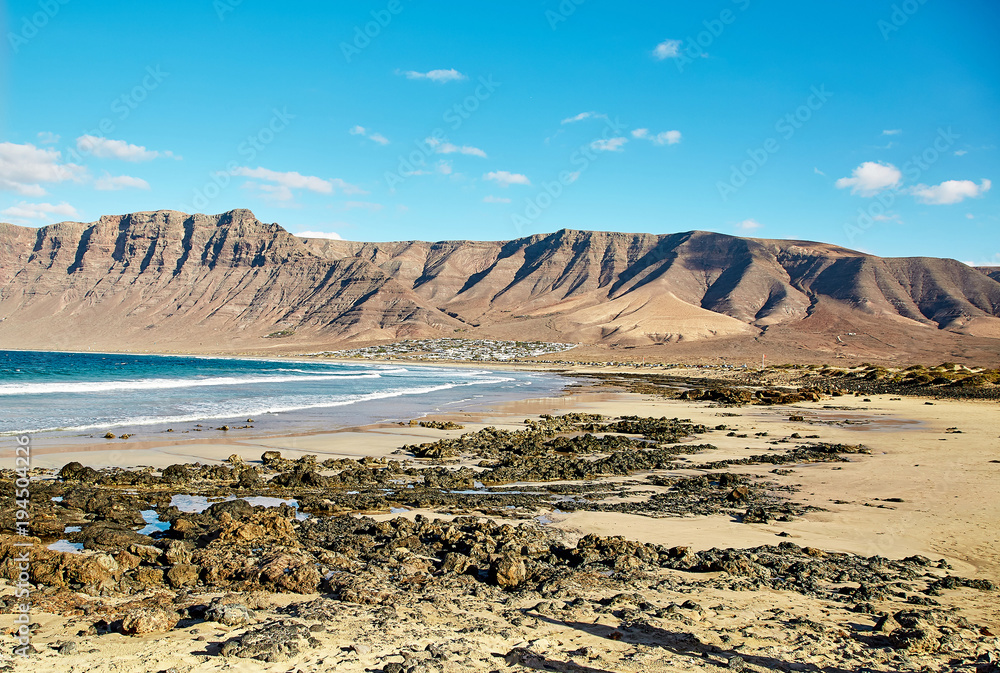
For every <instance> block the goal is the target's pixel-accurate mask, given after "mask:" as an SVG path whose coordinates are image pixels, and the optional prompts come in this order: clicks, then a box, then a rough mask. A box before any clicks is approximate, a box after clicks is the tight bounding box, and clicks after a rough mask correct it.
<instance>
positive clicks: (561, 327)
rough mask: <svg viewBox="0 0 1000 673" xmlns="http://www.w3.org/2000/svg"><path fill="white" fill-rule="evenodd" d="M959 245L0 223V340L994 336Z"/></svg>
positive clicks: (995, 324) (164, 214) (691, 235)
mask: <svg viewBox="0 0 1000 673" xmlns="http://www.w3.org/2000/svg"><path fill="white" fill-rule="evenodd" d="M998 316H1000V283H998V282H997V281H996V280H994V279H993V278H991V277H989V276H988V275H986V274H984V273H982V272H980V271H977V270H975V269H972V268H970V267H967V266H965V265H963V264H960V263H959V262H956V261H954V260H943V259H932V258H904V259H883V258H878V257H874V256H870V255H865V254H863V253H859V252H855V251H851V250H846V249H844V248H838V247H835V246H830V245H825V244H821V243H810V242H800V241H770V240H761V239H746V238H738V237H733V236H726V235H722V234H712V233H706V232H687V233H680V234H669V235H653V234H623V233H610V232H588V231H571V230H562V231H558V232H555V233H552V234H539V235H535V236H529V237H526V238H521V239H517V240H514V241H506V242H477V241H444V242H438V243H425V242H413V241H411V242H393V243H355V242H348V241H328V240H317V239H299V238H297V237H295V236H293V235H291V234H289V233H288V232H287V231H285V230H284V229H283V228H282V227H280V226H279V225H277V224H265V223H262V222H260V221H258V220H257V219H256V218H255V217H254V216H253V214H252V213H250V212H249V211H247V210H234V211H231V212H228V213H223V214H222V215H216V216H207V215H187V214H184V213H179V212H175V211H157V212H144V213H132V214H129V215H120V216H105V217H102V218H101V219H100V220H98V221H97V222H94V223H90V224H82V223H74V222H67V223H61V224H56V225H51V226H48V227H43V228H40V229H37V230H35V229H28V228H23V227H16V226H12V225H4V224H0V318H3V321H2V322H0V347H17V348H32V347H35V348H95V349H109V350H113V349H121V348H145V349H149V350H158V349H159V350H167V349H184V350H241V349H243V350H254V349H260V348H263V347H266V344H268V343H269V342H268V341H266V338H267V337H268V335H271V334H274V333H279V332H280V333H283V334H290V336H286V337H284V339H283V340H282V343H288V344H293V343H299V344H303V345H307V344H308V345H317V346H322V347H335V346H344V345H349V344H350V345H353V344H360V343H371V342H383V341H391V340H397V339H403V338H429V337H440V336H463V337H470V338H500V339H521V340H524V339H541V340H554V341H573V342H581V343H605V344H619V345H648V344H657V343H676V342H678V341H682V340H692V339H705V338H712V337H724V336H729V337H740V336H746V337H748V338H755V337H757V336H758V335H760V334H761V333H762V331H765V330H767V329H768V328H772V327H775V326H778V327H789V328H794V329H800V330H801V331H802V332H803V333H822V332H831V333H832V332H833V331H837V330H842V329H850V328H851V325H860V326H862V327H864V326H865V325H868V324H873V323H878V324H879V325H881V326H882V327H884V325H885V324H887V321H888V324H894V325H898V329H900V330H913V329H918V330H934V331H938V330H951V331H954V332H962V333H968V334H973V335H979V336H986V337H1000V319H998Z"/></svg>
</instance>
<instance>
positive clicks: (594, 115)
mask: <svg viewBox="0 0 1000 673" xmlns="http://www.w3.org/2000/svg"><path fill="white" fill-rule="evenodd" d="M607 118H608V115H606V114H602V113H599V112H581V113H580V114H578V115H573V116H572V117H566V119H563V120H562V122H560V123H562V124H575V123H576V122H582V121H583V120H584V119H607Z"/></svg>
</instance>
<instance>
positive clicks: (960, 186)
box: [910, 180, 993, 206]
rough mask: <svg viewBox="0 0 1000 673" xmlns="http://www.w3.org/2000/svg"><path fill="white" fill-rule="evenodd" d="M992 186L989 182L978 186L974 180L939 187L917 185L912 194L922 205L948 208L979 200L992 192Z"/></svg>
mask: <svg viewBox="0 0 1000 673" xmlns="http://www.w3.org/2000/svg"><path fill="white" fill-rule="evenodd" d="M992 185H993V183H992V182H990V181H989V180H982V181H981V182H980V183H979V184H978V185H977V184H976V183H975V182H973V181H972V180H946V181H944V182H942V183H941V184H939V185H932V186H928V185H915V186H914V187H912V188H911V189H910V193H911V194H913V195H914V196H915V197H917V200H918V201H920V202H921V203H928V204H931V205H935V206H946V205H951V204H953V203H961V202H962V201H964V200H965V199H976V198H979V197H981V196H982V195H983V194H985V193H986V192H988V191H990V187H991V186H992Z"/></svg>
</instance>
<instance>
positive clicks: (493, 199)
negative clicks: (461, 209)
mask: <svg viewBox="0 0 1000 673" xmlns="http://www.w3.org/2000/svg"><path fill="white" fill-rule="evenodd" d="M483 203H510V199H508V198H507V197H506V196H493V195H490V196H485V197H483Z"/></svg>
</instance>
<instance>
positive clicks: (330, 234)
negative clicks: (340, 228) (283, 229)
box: [293, 231, 344, 241]
mask: <svg viewBox="0 0 1000 673" xmlns="http://www.w3.org/2000/svg"><path fill="white" fill-rule="evenodd" d="M293 235H294V236H298V237H299V238H328V239H330V240H331V241H342V240H344V237H343V236H341V235H340V234H338V233H336V232H334V231H299V232H296V233H295V234H293Z"/></svg>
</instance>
